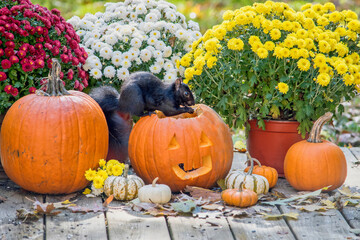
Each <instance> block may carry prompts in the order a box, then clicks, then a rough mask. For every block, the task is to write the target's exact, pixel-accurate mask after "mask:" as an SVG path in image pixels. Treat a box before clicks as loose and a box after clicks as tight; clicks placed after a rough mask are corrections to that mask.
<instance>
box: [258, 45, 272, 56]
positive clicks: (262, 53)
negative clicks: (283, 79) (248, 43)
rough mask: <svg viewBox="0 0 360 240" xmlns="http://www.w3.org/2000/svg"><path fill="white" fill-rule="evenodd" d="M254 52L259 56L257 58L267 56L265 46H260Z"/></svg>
mask: <svg viewBox="0 0 360 240" xmlns="http://www.w3.org/2000/svg"><path fill="white" fill-rule="evenodd" d="M256 54H257V55H258V56H259V58H267V56H268V55H269V52H268V51H267V50H266V49H265V48H262V47H261V48H259V49H258V50H257V51H256Z"/></svg>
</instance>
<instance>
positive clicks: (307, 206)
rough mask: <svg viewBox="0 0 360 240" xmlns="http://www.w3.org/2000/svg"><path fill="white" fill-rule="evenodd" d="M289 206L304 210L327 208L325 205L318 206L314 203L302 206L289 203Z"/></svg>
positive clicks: (322, 209) (323, 209) (311, 210)
mask: <svg viewBox="0 0 360 240" xmlns="http://www.w3.org/2000/svg"><path fill="white" fill-rule="evenodd" d="M290 206H291V207H293V208H296V209H298V210H301V211H306V212H315V211H326V210H327V208H326V207H325V206H319V205H315V204H310V205H302V206H298V205H293V204H290Z"/></svg>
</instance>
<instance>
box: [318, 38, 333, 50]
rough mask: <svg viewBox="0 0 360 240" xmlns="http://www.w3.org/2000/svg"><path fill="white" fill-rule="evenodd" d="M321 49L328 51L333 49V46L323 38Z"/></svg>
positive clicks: (320, 44)
mask: <svg viewBox="0 0 360 240" xmlns="http://www.w3.org/2000/svg"><path fill="white" fill-rule="evenodd" d="M319 51H320V52H322V53H328V52H330V51H331V46H330V44H329V43H328V42H327V41H324V40H321V41H320V42H319Z"/></svg>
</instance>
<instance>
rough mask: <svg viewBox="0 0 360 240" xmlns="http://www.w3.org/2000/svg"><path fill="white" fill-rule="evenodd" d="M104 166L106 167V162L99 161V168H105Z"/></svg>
mask: <svg viewBox="0 0 360 240" xmlns="http://www.w3.org/2000/svg"><path fill="white" fill-rule="evenodd" d="M105 165H106V161H105V160H104V159H100V161H99V166H100V167H105Z"/></svg>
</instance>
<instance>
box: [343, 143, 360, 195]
mask: <svg viewBox="0 0 360 240" xmlns="http://www.w3.org/2000/svg"><path fill="white" fill-rule="evenodd" d="M341 150H342V151H343V153H344V155H345V158H346V162H347V170H348V171H347V177H346V180H345V183H344V184H345V185H347V186H349V187H358V188H360V177H359V176H360V165H355V164H354V163H355V162H357V161H359V160H360V148H354V149H352V150H351V151H350V150H349V149H348V148H341ZM354 154H355V156H357V157H358V159H359V160H358V159H357V158H356V157H355V156H354Z"/></svg>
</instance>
